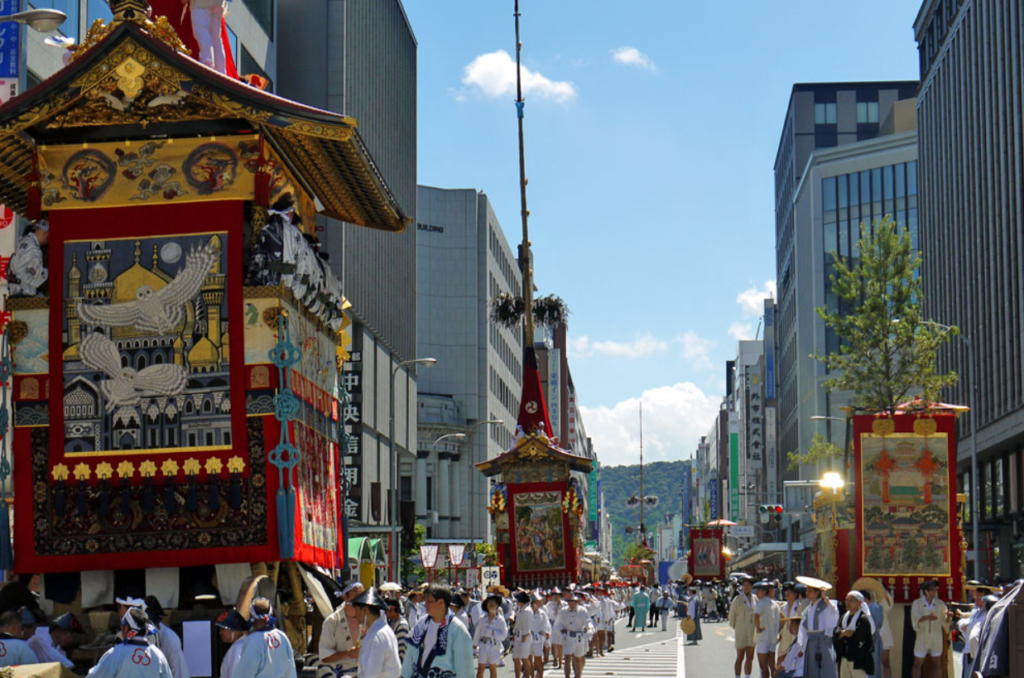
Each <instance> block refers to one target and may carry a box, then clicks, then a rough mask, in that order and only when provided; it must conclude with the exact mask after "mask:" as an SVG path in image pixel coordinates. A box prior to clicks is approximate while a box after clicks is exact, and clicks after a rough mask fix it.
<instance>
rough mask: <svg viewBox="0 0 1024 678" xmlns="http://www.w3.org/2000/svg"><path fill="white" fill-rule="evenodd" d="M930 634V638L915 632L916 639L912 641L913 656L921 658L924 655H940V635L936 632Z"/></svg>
mask: <svg viewBox="0 0 1024 678" xmlns="http://www.w3.org/2000/svg"><path fill="white" fill-rule="evenodd" d="M932 635H933V637H932V638H928V637H927V636H926V634H924V633H919V634H917V640H916V641H915V642H914V656H915V657H917V658H918V659H922V658H924V657H925V656H929V657H941V656H942V636H940V635H939V634H937V633H936V634H932Z"/></svg>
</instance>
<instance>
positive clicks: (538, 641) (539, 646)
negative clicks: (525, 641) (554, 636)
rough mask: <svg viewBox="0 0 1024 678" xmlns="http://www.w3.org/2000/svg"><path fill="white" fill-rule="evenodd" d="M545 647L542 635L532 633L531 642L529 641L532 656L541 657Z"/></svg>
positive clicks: (545, 643) (545, 642)
mask: <svg viewBox="0 0 1024 678" xmlns="http://www.w3.org/2000/svg"><path fill="white" fill-rule="evenodd" d="M545 645H547V641H546V640H545V639H544V634H543V633H534V634H533V640H531V641H530V647H531V648H532V649H533V656H534V657H543V656H544V646H545Z"/></svg>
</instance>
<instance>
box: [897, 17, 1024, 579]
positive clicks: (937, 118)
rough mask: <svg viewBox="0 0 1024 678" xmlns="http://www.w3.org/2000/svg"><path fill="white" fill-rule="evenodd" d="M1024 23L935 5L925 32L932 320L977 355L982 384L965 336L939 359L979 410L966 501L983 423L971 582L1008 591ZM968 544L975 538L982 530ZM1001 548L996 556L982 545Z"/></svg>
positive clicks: (966, 470)
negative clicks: (979, 567)
mask: <svg viewBox="0 0 1024 678" xmlns="http://www.w3.org/2000/svg"><path fill="white" fill-rule="evenodd" d="M1022 17H1024V13H1022V11H1021V4H1020V2H1019V0H958V1H956V2H954V1H953V0H927V1H926V2H923V3H922V5H921V10H920V12H919V13H918V15H917V20H916V22H915V24H914V32H915V35H916V38H917V42H918V50H919V53H920V64H921V89H920V92H919V94H918V98H917V113H918V124H919V139H920V156H921V160H920V177H921V198H922V201H921V224H922V227H921V249H922V256H923V260H924V263H923V269H922V276H923V283H924V296H925V316H926V317H928V318H931V319H933V320H935V321H937V322H941V323H945V324H950V325H956V326H957V327H959V328H960V331H961V332H962V333H963V337H964V338H966V339H968V340H969V341H970V342H971V344H972V345H973V348H974V352H975V355H976V358H977V366H978V370H977V373H976V374H975V373H974V372H973V370H972V368H971V364H970V362H971V361H970V354H969V351H968V346H967V343H966V342H965V341H963V340H962V339H961V338H954V339H953V340H952V341H951V342H950V343H949V345H948V346H947V348H946V350H944V352H943V353H942V354H941V356H940V360H939V369H940V370H943V371H945V370H950V369H952V370H955V371H956V372H957V374H959V375H960V384H959V385H958V386H957V387H956V388H955V389H953V390H952V391H951V393H949V394H948V395H945V396H944V398H943V399H944V400H946V399H948V400H949V401H950V402H956V403H962V404H966V405H970V406H971V410H972V412H971V414H969V415H965V416H964V417H962V418H961V419H960V420H959V424H960V429H959V450H958V459H957V472H958V474H959V481H960V482H959V487H960V491H961V492H970V491H971V488H972V484H973V483H972V480H973V479H972V478H971V464H970V452H971V443H970V431H971V422H970V418H971V417H976V420H975V423H976V425H977V433H978V438H977V446H978V456H979V473H978V476H979V477H978V481H979V482H978V489H979V496H978V505H979V506H980V512H979V516H980V521H981V529H982V534H981V543H982V545H983V552H982V554H981V557H982V560H983V561H988V562H986V563H985V564H984V566H983V572H982V574H980V575H978V574H977V573H976V572H975V573H973V574H971V576H972V577H975V576H981V577H986V576H987V575H986V574H985V571H987V572H988V573H989V574H990V575H991V577H999V578H1001V579H1008V580H1013V579H1015V578H1016V577H1020V576H1021V574H1022V573H1024V543H1022V542H1021V539H1020V535H1021V530H1022V527H1024V522H1022V519H1021V517H1020V516H1021V507H1022V502H1024V500H1022V498H1021V488H1022V487H1024V486H1022V482H1021V480H1022V478H1021V474H1022V473H1024V459H1022V452H1024V271H1022V269H1021V267H1020V265H1019V262H1020V260H1021V254H1020V253H1021V251H1022V248H1024V206H1022V205H1024V203H1022V189H1021V185H1022V181H1024V135H1022V133H1021V120H1022V119H1024V104H1022V100H1021V96H1022V90H1024V80H1022V78H1021V69H1022V63H1021V29H1022V23H1021V22H1022ZM972 389H976V391H975V394H976V397H975V395H972V393H971V390H972ZM965 533H966V534H967V536H968V539H970V538H971V537H970V535H971V530H970V529H968V530H966V531H965ZM990 539H991V544H992V546H993V547H996V548H998V557H995V550H994V549H991V550H989V549H986V548H984V545H986V544H988V543H989V540H990ZM971 548H973V546H972V547H971ZM989 564H991V568H989V567H988V565H989Z"/></svg>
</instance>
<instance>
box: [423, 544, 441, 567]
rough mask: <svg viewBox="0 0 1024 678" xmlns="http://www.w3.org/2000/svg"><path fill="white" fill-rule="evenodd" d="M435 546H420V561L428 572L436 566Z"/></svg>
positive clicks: (436, 546) (436, 547)
mask: <svg viewBox="0 0 1024 678" xmlns="http://www.w3.org/2000/svg"><path fill="white" fill-rule="evenodd" d="M437 552H438V545H437V544H423V545H422V546H420V559H421V560H422V561H423V567H425V568H427V569H428V570H432V569H434V566H436V565H437Z"/></svg>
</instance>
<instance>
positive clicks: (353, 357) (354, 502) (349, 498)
mask: <svg viewBox="0 0 1024 678" xmlns="http://www.w3.org/2000/svg"><path fill="white" fill-rule="evenodd" d="M356 334H357V333H356V332H353V335H356ZM362 378H363V353H362V351H357V350H355V347H354V346H353V350H352V351H351V353H350V355H349V359H348V362H346V363H345V370H344V373H343V374H342V376H341V383H342V385H343V386H344V387H345V390H346V391H348V393H349V398H350V401H349V403H348V404H347V405H345V406H344V407H343V408H342V410H341V413H340V416H341V423H342V425H343V426H344V427H345V433H347V434H348V444H347V445H346V447H345V449H344V450H341V453H342V454H343V455H345V459H344V461H345V463H344V465H343V467H342V468H343V469H344V473H345V478H346V480H348V485H349V490H348V494H347V495H346V497H345V516H346V517H348V518H351V519H352V520H362V519H363V518H362V500H363V487H362V473H361V471H362V467H363V456H362V449H361V445H362V437H363V433H362V429H363V427H362V426H361V425H360V424H361V423H362V401H363V384H362Z"/></svg>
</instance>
